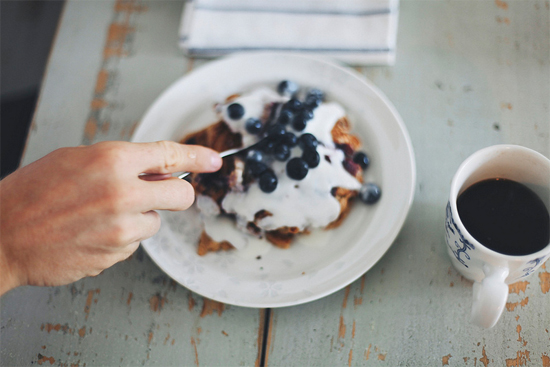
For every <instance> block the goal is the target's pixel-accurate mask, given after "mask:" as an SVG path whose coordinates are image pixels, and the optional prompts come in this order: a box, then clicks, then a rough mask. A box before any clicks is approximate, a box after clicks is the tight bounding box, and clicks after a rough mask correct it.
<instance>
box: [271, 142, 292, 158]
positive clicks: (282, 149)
mask: <svg viewBox="0 0 550 367" xmlns="http://www.w3.org/2000/svg"><path fill="white" fill-rule="evenodd" d="M273 156H274V157H275V159H276V160H278V161H281V162H284V161H286V160H287V159H288V158H290V148H289V147H288V145H285V144H277V145H276V146H275V149H274V151H273Z"/></svg>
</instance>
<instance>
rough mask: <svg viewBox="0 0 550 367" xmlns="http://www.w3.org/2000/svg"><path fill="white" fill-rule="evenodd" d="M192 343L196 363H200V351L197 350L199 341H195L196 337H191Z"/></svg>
mask: <svg viewBox="0 0 550 367" xmlns="http://www.w3.org/2000/svg"><path fill="white" fill-rule="evenodd" d="M191 345H192V346H193V349H194V351H195V365H197V366H198V365H199V352H198V351H197V343H196V342H195V338H193V337H191Z"/></svg>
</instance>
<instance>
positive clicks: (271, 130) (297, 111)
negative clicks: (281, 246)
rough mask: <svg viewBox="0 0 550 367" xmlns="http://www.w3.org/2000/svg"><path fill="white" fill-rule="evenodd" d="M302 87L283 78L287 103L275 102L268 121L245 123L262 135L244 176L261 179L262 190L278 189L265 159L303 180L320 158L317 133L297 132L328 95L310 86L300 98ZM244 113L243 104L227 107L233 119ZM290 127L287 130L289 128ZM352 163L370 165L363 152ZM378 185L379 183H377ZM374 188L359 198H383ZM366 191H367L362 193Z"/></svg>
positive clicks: (280, 87)
mask: <svg viewBox="0 0 550 367" xmlns="http://www.w3.org/2000/svg"><path fill="white" fill-rule="evenodd" d="M298 91H299V86H298V85H297V84H296V83H295V82H292V81H288V80H283V81H282V82H280V83H279V84H278V85H277V92H278V93H279V94H280V95H282V96H287V97H289V98H290V99H289V100H288V102H286V103H284V104H274V105H273V106H272V108H271V114H270V116H269V119H268V121H266V122H265V123H262V121H261V120H260V119H259V118H255V117H251V118H249V119H248V120H246V122H245V129H246V131H247V132H248V133H249V134H252V135H258V136H260V137H261V138H262V140H261V141H260V143H259V144H257V145H255V146H254V148H253V149H250V150H249V151H248V153H247V157H246V161H245V175H249V176H251V177H252V178H254V179H257V180H258V183H259V186H260V189H261V190H262V191H263V192H265V193H270V192H273V191H274V190H275V189H276V188H277V183H278V180H277V176H276V175H275V172H273V170H272V169H271V168H270V167H269V165H268V164H266V162H268V161H269V159H270V158H271V159H275V160H278V161H281V162H286V174H287V175H288V177H290V178H291V179H293V180H297V181H299V180H303V179H304V178H305V177H306V176H307V174H308V171H309V170H310V169H313V168H315V167H317V166H318V165H319V163H320V160H321V157H320V156H319V153H318V152H317V146H318V145H319V142H318V141H317V139H316V138H315V136H314V135H312V134H310V133H303V134H301V135H299V136H296V133H299V132H301V131H303V130H304V129H305V128H306V126H307V124H308V122H310V120H312V119H313V111H314V110H315V109H316V108H317V107H318V106H319V105H320V104H321V103H322V102H323V100H324V98H325V95H324V93H323V92H322V91H321V90H319V89H310V90H309V91H307V93H306V95H305V97H304V98H303V99H302V100H300V99H299V98H298V96H297V94H298ZM244 114H245V110H244V107H243V106H242V105H241V104H239V103H232V104H230V105H229V106H228V107H227V115H228V116H229V118H230V119H233V120H239V119H241V118H242V117H243V116H244ZM287 129H288V130H287ZM296 146H299V147H300V148H301V150H302V155H301V156H300V157H293V158H290V155H291V149H292V148H294V147H296ZM353 162H354V163H355V164H358V165H359V166H360V167H361V168H363V169H365V168H367V166H368V165H369V158H368V157H367V155H366V154H365V153H363V152H357V153H355V155H354V156H353ZM374 186H376V185H374ZM374 191H375V190H373V189H372V187H371V188H369V189H362V190H361V191H360V197H361V199H362V200H363V198H364V199H365V200H363V201H365V202H367V203H373V202H376V201H377V200H378V198H379V197H380V190H379V189H378V191H377V193H376V192H374ZM363 192H364V193H363Z"/></svg>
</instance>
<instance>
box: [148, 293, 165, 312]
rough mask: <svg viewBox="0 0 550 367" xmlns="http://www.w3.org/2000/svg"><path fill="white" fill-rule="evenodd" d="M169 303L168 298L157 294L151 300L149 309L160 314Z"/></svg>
mask: <svg viewBox="0 0 550 367" xmlns="http://www.w3.org/2000/svg"><path fill="white" fill-rule="evenodd" d="M167 302H168V300H167V299H166V297H163V296H161V295H160V293H157V294H155V295H154V296H153V297H151V298H150V299H149V307H150V308H151V311H153V312H158V313H160V311H161V310H162V308H163V307H164V303H167Z"/></svg>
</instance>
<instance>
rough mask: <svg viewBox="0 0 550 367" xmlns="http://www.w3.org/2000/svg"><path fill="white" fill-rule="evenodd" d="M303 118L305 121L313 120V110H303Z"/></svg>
mask: <svg viewBox="0 0 550 367" xmlns="http://www.w3.org/2000/svg"><path fill="white" fill-rule="evenodd" d="M302 118H303V119H304V121H305V122H308V121H309V120H311V119H312V118H313V111H310V110H303V111H302Z"/></svg>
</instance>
